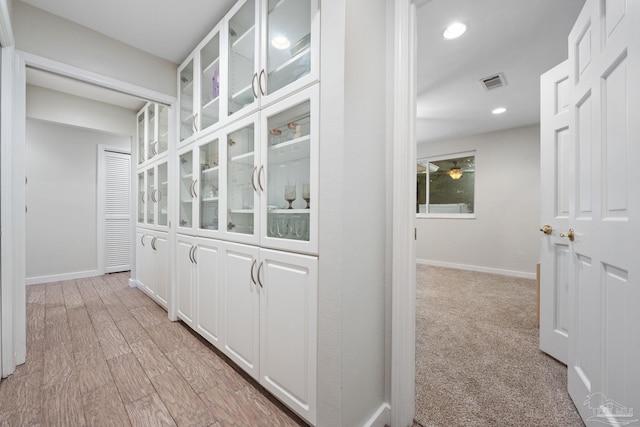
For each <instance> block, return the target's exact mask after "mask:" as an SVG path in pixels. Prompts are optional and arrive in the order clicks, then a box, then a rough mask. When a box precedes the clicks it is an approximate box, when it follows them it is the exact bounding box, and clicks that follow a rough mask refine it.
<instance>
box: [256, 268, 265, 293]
mask: <svg viewBox="0 0 640 427" xmlns="http://www.w3.org/2000/svg"><path fill="white" fill-rule="evenodd" d="M263 265H264V263H262V262H261V263H260V267H258V274H257V275H256V276H258V284H259V285H260V287H261V288H263V287H264V286H262V281H261V280H260V271H261V270H262V266H263Z"/></svg>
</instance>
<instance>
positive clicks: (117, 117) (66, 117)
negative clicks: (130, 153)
mask: <svg viewBox="0 0 640 427" xmlns="http://www.w3.org/2000/svg"><path fill="white" fill-rule="evenodd" d="M27 117H30V118H33V119H39V120H45V121H49V122H56V123H61V124H67V125H72V126H79V127H83V128H88V129H94V130H100V131H104V132H109V133H116V134H122V135H131V136H133V135H135V134H136V112H135V111H133V110H129V109H126V108H122V107H118V106H115V105H110V104H105V103H102V102H98V101H93V100H90V99H86V98H80V97H77V96H73V95H69V94H66V93H62V92H56V91H53V90H50V89H45V88H42V87H38V86H32V85H27Z"/></svg>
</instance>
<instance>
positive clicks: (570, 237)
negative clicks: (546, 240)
mask: <svg viewBox="0 0 640 427" xmlns="http://www.w3.org/2000/svg"><path fill="white" fill-rule="evenodd" d="M560 237H568V238H569V240H571V241H572V242H573V239H574V238H575V233H574V232H573V228H570V229H569V231H567V232H566V233H560Z"/></svg>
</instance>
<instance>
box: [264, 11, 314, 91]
mask: <svg viewBox="0 0 640 427" xmlns="http://www.w3.org/2000/svg"><path fill="white" fill-rule="evenodd" d="M267 19H268V22H269V25H268V27H267V28H268V29H267V31H268V34H267V42H268V46H267V49H268V58H267V71H268V72H267V92H268V93H273V92H275V91H277V90H278V89H281V88H283V87H284V86H286V85H288V84H289V83H291V82H294V81H296V80H298V79H299V78H300V77H302V76H304V75H307V74H309V72H310V71H311V1H310V0H269V15H268V16H267Z"/></svg>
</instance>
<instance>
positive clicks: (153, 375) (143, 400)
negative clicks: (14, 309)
mask: <svg viewBox="0 0 640 427" xmlns="http://www.w3.org/2000/svg"><path fill="white" fill-rule="evenodd" d="M128 278H129V275H128V273H117V274H111V275H107V276H102V277H94V278H90V279H81V280H70V281H65V282H58V283H49V284H46V285H33V286H28V287H27V347H28V349H27V362H26V363H25V364H23V365H21V366H19V367H18V369H17V370H16V372H15V373H14V374H13V375H11V376H10V377H8V378H6V379H4V380H2V382H0V426H12V427H13V426H38V425H39V426H65V427H67V426H84V425H95V426H128V425H132V426H176V425H177V426H216V427H223V426H265V427H266V426H269V427H272V426H296V425H304V423H303V422H302V421H301V420H300V419H298V418H296V417H295V415H293V414H292V413H291V412H290V411H289V410H287V409H285V408H284V407H282V405H280V404H279V403H278V402H276V401H275V399H274V398H273V397H271V396H267V394H266V393H265V392H264V391H263V390H261V389H260V386H259V385H257V383H255V381H253V380H251V379H250V378H248V377H246V376H245V375H244V374H240V373H239V371H236V369H234V368H233V367H232V366H231V365H230V364H229V363H230V362H228V359H226V358H225V357H224V356H223V355H222V354H221V353H219V352H218V351H217V350H215V349H213V347H212V346H211V345H210V344H208V343H207V342H205V341H204V340H202V339H201V338H199V337H197V336H196V335H195V334H194V333H193V332H192V331H190V329H189V328H188V327H186V326H185V325H184V324H182V323H180V322H175V323H174V322H171V321H169V320H168V319H167V313H166V312H165V311H164V310H163V309H162V308H161V307H160V306H158V305H157V304H156V303H155V302H153V301H152V300H151V299H150V298H149V297H147V296H146V295H145V294H144V293H142V292H141V291H140V290H138V289H135V288H129V287H128Z"/></svg>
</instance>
